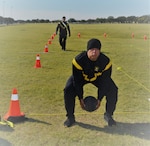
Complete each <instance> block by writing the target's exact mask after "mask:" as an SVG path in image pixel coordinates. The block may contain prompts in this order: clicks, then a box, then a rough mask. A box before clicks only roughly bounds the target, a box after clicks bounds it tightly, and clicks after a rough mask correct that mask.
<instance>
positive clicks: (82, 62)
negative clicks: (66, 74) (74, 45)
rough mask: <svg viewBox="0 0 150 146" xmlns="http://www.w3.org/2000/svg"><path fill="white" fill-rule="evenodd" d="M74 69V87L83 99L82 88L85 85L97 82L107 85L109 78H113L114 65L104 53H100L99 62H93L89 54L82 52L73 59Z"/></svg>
mask: <svg viewBox="0 0 150 146" xmlns="http://www.w3.org/2000/svg"><path fill="white" fill-rule="evenodd" d="M72 69H73V77H74V86H75V89H76V92H77V95H78V97H79V99H81V98H83V95H82V92H83V91H82V87H83V85H84V84H86V83H95V82H97V81H98V82H100V81H102V82H103V83H105V82H106V81H107V79H108V78H111V72H112V64H111V62H110V59H109V58H108V57H107V56H105V55H104V54H103V53H100V55H99V57H98V59H97V61H91V60H90V59H89V58H88V56H87V52H82V53H80V54H79V55H78V56H76V57H75V58H74V59H73V61H72ZM102 94H103V93H102ZM99 98H102V97H99Z"/></svg>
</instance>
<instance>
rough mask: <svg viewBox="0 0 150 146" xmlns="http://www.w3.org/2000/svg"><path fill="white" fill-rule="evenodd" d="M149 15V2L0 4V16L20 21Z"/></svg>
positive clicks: (29, 0) (0, 0) (10, 0)
mask: <svg viewBox="0 0 150 146" xmlns="http://www.w3.org/2000/svg"><path fill="white" fill-rule="evenodd" d="M147 14H150V0H0V16H3V17H12V18H14V19H15V20H18V19H22V20H28V19H30V20H31V19H49V20H57V19H61V18H62V16H66V17H67V19H69V18H74V19H76V20H81V19H85V20H86V19H96V18H107V17H108V16H113V17H115V18H117V17H118V16H126V17H127V16H142V15H147Z"/></svg>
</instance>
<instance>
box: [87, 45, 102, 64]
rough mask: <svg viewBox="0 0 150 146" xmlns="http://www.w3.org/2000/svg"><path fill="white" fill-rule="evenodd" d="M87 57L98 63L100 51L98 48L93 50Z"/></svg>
mask: <svg viewBox="0 0 150 146" xmlns="http://www.w3.org/2000/svg"><path fill="white" fill-rule="evenodd" d="M87 55H88V58H89V59H90V60H91V61H96V60H97V58H98V56H99V55H100V50H99V49H98V48H92V49H90V50H88V51H87Z"/></svg>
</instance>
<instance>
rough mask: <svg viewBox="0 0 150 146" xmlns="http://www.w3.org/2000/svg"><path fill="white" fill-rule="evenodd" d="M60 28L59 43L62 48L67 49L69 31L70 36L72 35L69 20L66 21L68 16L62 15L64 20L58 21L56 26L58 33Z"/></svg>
mask: <svg viewBox="0 0 150 146" xmlns="http://www.w3.org/2000/svg"><path fill="white" fill-rule="evenodd" d="M58 30H59V43H60V46H61V48H62V50H64V51H65V50H66V40H67V31H68V33H69V37H70V35H71V33H70V27H69V24H68V22H67V21H66V17H65V16H64V17H62V21H61V22H59V23H58V25H57V27H56V34H57V32H58Z"/></svg>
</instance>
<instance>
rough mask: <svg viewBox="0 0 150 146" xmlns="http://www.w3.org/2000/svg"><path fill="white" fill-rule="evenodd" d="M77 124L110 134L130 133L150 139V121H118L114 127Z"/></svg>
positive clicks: (77, 123)
mask: <svg viewBox="0 0 150 146" xmlns="http://www.w3.org/2000/svg"><path fill="white" fill-rule="evenodd" d="M76 125H78V126H80V127H82V128H85V129H89V130H94V131H101V132H105V133H110V134H119V135H130V136H134V137H138V138H141V139H146V140H150V123H122V122H117V125H116V126H112V127H108V126H106V127H104V128H101V127H97V126H94V125H90V124H84V123H81V122H76Z"/></svg>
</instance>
